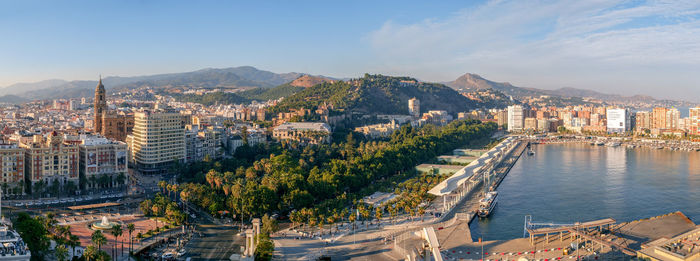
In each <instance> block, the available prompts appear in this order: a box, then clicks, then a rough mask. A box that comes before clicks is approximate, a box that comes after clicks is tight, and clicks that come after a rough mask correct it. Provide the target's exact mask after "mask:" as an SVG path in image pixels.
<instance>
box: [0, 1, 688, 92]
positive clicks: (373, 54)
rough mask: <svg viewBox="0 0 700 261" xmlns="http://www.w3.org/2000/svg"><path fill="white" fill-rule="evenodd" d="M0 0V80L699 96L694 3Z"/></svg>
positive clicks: (11, 81)
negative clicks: (255, 80) (244, 69)
mask: <svg viewBox="0 0 700 261" xmlns="http://www.w3.org/2000/svg"><path fill="white" fill-rule="evenodd" d="M434 2H438V3H429V2H428V1H247V2H244V1H128V0H127V1H11V0H7V1H5V0H0V86H5V85H9V84H12V83H15V82H33V81H40V80H44V79H51V78H60V79H67V80H76V79H94V78H96V77H97V75H99V74H102V75H120V76H129V75H144V74H154V73H166V72H183V71H191V70H197V69H201V68H205V67H232V66H242V65H251V66H255V67H257V68H259V69H264V70H270V71H273V72H290V71H295V72H304V73H312V74H323V75H329V76H336V77H353V76H359V75H362V74H363V73H365V72H369V73H383V74H390V75H408V76H413V77H417V78H420V79H423V80H428V81H447V80H453V79H454V78H456V77H458V76H459V75H461V74H464V73H466V72H472V73H477V74H480V75H482V76H484V77H485V78H488V79H491V80H495V81H508V82H511V83H513V84H514V85H518V86H528V87H538V88H550V89H551V88H558V87H563V86H567V87H576V88H584V89H593V90H598V91H603V92H608V93H619V94H626V95H632V94H648V95H653V96H656V97H662V98H684V99H691V100H695V101H700V92H698V90H700V78H699V77H698V76H697V72H698V71H700V21H698V18H700V3H698V1H687V2H683V1H673V2H668V3H667V2H663V1H596V0H592V1H573V0H572V1H507V0H502V1H469V2H465V1H434Z"/></svg>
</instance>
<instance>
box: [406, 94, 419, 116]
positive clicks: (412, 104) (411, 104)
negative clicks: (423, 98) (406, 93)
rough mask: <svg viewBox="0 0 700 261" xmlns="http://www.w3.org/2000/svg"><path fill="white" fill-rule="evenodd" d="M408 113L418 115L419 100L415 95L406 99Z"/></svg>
mask: <svg viewBox="0 0 700 261" xmlns="http://www.w3.org/2000/svg"><path fill="white" fill-rule="evenodd" d="M408 114H409V115H411V116H413V117H415V118H418V117H420V100H418V99H417V98H416V97H413V98H411V99H410V100H408Z"/></svg>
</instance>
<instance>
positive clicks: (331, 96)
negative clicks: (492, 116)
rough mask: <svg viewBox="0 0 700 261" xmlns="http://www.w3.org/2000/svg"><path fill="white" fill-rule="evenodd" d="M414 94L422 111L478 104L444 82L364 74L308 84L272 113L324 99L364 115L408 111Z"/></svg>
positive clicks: (310, 105) (457, 109) (312, 105)
mask: <svg viewBox="0 0 700 261" xmlns="http://www.w3.org/2000/svg"><path fill="white" fill-rule="evenodd" d="M413 97H416V98H418V99H419V100H420V105H421V111H422V112H427V111H428V110H446V111H448V112H449V113H451V114H456V113H457V112H463V111H468V110H470V109H473V108H475V107H479V106H480V104H478V103H477V102H475V101H472V100H469V99H467V98H466V97H464V96H462V95H460V94H459V93H458V92H456V91H455V90H453V89H452V88H450V87H447V86H445V85H443V84H437V83H424V82H419V81H417V80H416V79H413V78H409V77H390V76H383V75H369V74H365V76H364V77H362V78H359V79H353V80H349V81H338V82H334V83H329V82H325V83H321V84H317V85H314V86H312V87H308V88H306V89H304V90H301V91H299V92H297V93H295V94H294V95H292V96H289V97H287V98H285V99H284V100H282V102H280V103H279V104H278V105H277V106H275V107H273V108H272V112H275V113H276V112H285V111H289V110H290V109H293V108H307V109H313V108H316V107H318V106H319V105H321V104H323V103H324V102H326V103H328V104H330V105H333V106H334V108H335V109H345V110H350V111H353V112H361V113H365V114H407V113H408V100H409V99H411V98H413Z"/></svg>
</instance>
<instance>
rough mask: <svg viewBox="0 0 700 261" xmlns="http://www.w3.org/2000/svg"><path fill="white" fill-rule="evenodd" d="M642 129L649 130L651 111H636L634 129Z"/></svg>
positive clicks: (638, 130)
mask: <svg viewBox="0 0 700 261" xmlns="http://www.w3.org/2000/svg"><path fill="white" fill-rule="evenodd" d="M644 130H651V113H649V112H648V111H638V112H637V113H636V114H635V131H636V132H642V131H644Z"/></svg>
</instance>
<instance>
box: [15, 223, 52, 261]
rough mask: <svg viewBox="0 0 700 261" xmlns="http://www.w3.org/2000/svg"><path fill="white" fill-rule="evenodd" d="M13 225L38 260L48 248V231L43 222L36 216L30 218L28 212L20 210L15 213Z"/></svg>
mask: <svg viewBox="0 0 700 261" xmlns="http://www.w3.org/2000/svg"><path fill="white" fill-rule="evenodd" d="M14 227H15V229H16V230H17V232H18V233H19V235H20V236H21V237H22V239H23V240H24V242H26V243H27V246H28V247H29V250H31V251H32V256H36V257H37V258H38V259H39V260H41V257H43V254H44V252H45V251H46V250H48V248H49V238H48V237H47V234H48V231H47V230H46V227H45V226H44V223H43V222H41V221H39V220H38V219H36V218H32V217H31V216H29V214H27V213H25V212H21V213H19V214H18V215H17V219H16V220H15V222H14Z"/></svg>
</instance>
